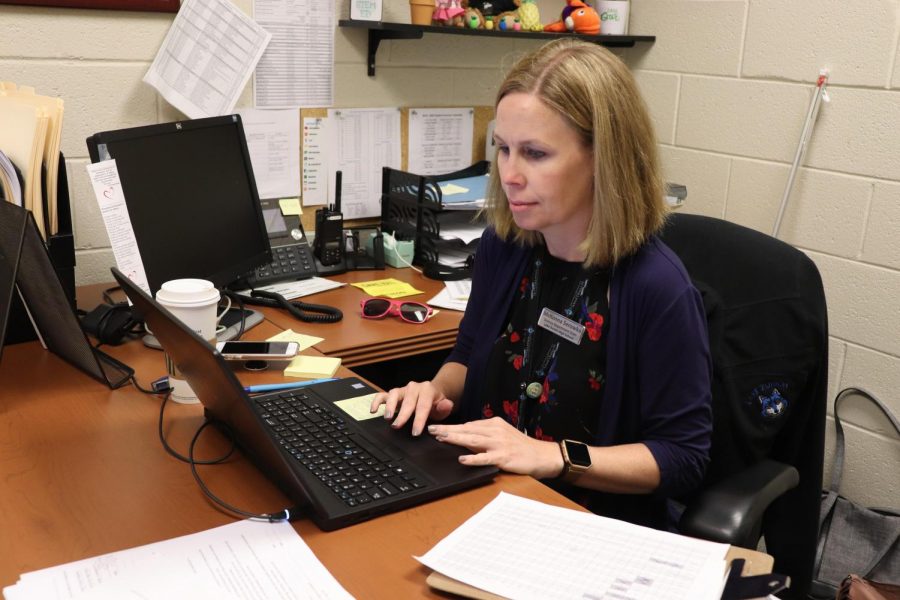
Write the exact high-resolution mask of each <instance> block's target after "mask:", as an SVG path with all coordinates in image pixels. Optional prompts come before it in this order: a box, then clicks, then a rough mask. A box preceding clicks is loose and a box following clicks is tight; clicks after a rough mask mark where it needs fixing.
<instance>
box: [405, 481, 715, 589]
mask: <svg viewBox="0 0 900 600" xmlns="http://www.w3.org/2000/svg"><path fill="white" fill-rule="evenodd" d="M727 551H728V545H727V544H716V543H712V542H706V541H702V540H696V539H691V538H686V537H684V536H680V535H676V534H672V533H667V532H664V531H657V530H655V529H649V528H646V527H640V526H638V525H632V524H630V523H625V522H623V521H617V520H615V519H607V518H604V517H600V516H597V515H594V514H591V513H584V512H579V511H575V510H570V509H566V508H559V507H555V506H549V505H547V504H543V503H541V502H537V501H534V500H528V499H525V498H520V497H518V496H514V495H511V494H507V493H504V492H501V493H500V494H499V495H498V496H497V498H495V499H494V500H493V501H491V502H490V503H489V504H488V505H487V506H485V507H484V508H483V509H482V510H481V511H479V512H478V513H477V514H476V515H474V516H473V517H472V518H470V519H469V520H468V521H466V522H465V523H463V524H462V525H461V526H460V527H459V528H457V529H456V530H455V531H453V532H452V533H451V534H450V535H448V536H447V537H446V538H444V539H443V540H441V541H440V542H439V543H438V544H437V545H436V546H435V547H434V548H432V549H431V550H429V551H428V552H427V553H426V554H425V555H424V556H422V557H416V558H417V560H419V561H420V562H421V563H422V564H424V565H426V566H427V567H429V568H431V569H433V570H435V571H437V572H439V573H442V574H444V575H446V576H447V577H451V578H453V579H456V580H458V581H461V582H463V583H466V584H468V585H471V586H474V587H476V588H479V589H482V590H486V591H488V592H491V593H494V594H497V595H500V596H504V597H507V598H515V599H519V598H521V599H530V598H534V599H542V600H543V599H550V598H566V599H573V598H584V599H587V600H600V599H607V598H615V599H616V600H644V599H646V600H651V599H652V600H681V599H687V598H690V599H691V600H702V599H709V600H713V599H715V600H718V598H719V597H720V595H721V592H722V586H723V583H724V581H723V577H724V573H725V554H726V552H727Z"/></svg>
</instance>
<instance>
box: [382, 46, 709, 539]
mask: <svg viewBox="0 0 900 600" xmlns="http://www.w3.org/2000/svg"><path fill="white" fill-rule="evenodd" d="M495 108H496V122H495V128H494V139H495V142H496V146H497V152H498V154H497V158H496V160H495V162H494V165H493V170H492V173H491V183H490V188H489V193H488V203H487V204H488V208H487V217H488V222H489V224H490V227H489V228H488V229H487V230H486V231H485V234H484V236H483V237H482V239H481V242H480V245H479V248H478V252H477V255H476V261H475V267H474V274H473V281H472V294H471V296H470V298H469V302H468V307H467V309H466V314H465V316H464V318H463V320H462V322H461V324H460V330H459V335H458V338H457V342H456V346H455V348H454V349H453V351H452V352H451V354H450V356H449V358H448V359H447V361H446V362H445V363H444V365H443V366H442V367H441V369H440V370H439V371H438V373H437V374H436V375H435V377H434V378H433V379H432V380H431V381H424V382H410V383H409V384H408V385H406V386H405V387H402V388H395V389H392V390H390V392H388V393H382V394H379V395H377V396H376V398H375V400H374V401H373V403H372V410H373V411H375V410H377V408H378V407H379V406H380V405H381V404H384V405H385V415H384V416H385V418H386V419H389V420H391V422H392V426H393V427H397V428H399V427H403V426H404V425H406V424H408V423H411V426H412V432H413V434H414V435H419V434H421V433H422V431H423V429H424V427H425V425H426V422H428V421H429V420H430V421H432V424H430V425H428V432H429V433H430V434H431V435H434V436H435V437H436V438H437V439H438V440H440V441H442V442H446V443H450V444H456V445H460V446H463V447H465V448H467V449H468V450H470V452H471V453H469V454H465V455H463V456H461V457H460V462H462V463H463V464H466V465H486V464H492V465H496V466H498V467H499V468H501V469H503V470H506V471H510V472H514V473H523V474H527V475H531V476H533V477H536V478H539V479H542V480H545V481H546V482H547V483H549V484H550V485H552V486H553V487H555V488H556V489H558V490H559V491H560V492H562V493H564V494H566V495H567V496H569V497H570V498H572V499H574V500H576V501H578V502H580V503H582V504H583V505H585V506H587V507H588V508H590V509H591V510H592V511H594V512H596V513H598V514H602V515H604V516H609V517H615V518H621V519H625V520H628V521H631V522H634V523H639V524H643V525H650V526H654V527H665V526H666V525H667V522H666V503H665V499H666V498H667V497H670V496H673V495H678V494H681V493H683V492H686V491H688V490H690V489H692V488H693V487H694V486H696V485H697V484H698V483H699V482H700V480H701V477H702V475H703V471H704V468H705V466H706V463H707V461H708V451H709V443H710V433H711V427H712V426H711V409H710V401H711V399H710V370H711V367H710V358H709V349H708V342H707V333H706V319H705V316H704V312H703V305H702V302H701V299H700V296H699V294H698V292H697V290H696V289H695V288H694V287H693V286H692V285H691V282H690V279H689V277H688V275H687V273H686V272H685V269H684V267H683V265H682V264H681V262H680V261H679V260H678V258H677V257H676V256H675V255H674V254H673V253H672V251H671V250H669V249H668V248H667V247H666V246H665V245H664V244H663V243H662V242H661V241H660V240H659V239H657V238H656V237H655V236H654V233H655V232H656V231H658V230H659V228H660V227H661V226H662V225H663V223H664V221H665V215H666V205H665V203H664V198H663V188H662V183H661V178H660V175H659V170H658V160H657V152H656V141H655V139H654V135H653V130H652V126H651V123H650V119H649V116H648V114H647V111H646V108H645V106H644V104H643V101H642V100H641V98H640V94H639V93H638V90H637V87H636V85H635V83H634V80H633V78H632V76H631V74H630V72H629V71H628V69H627V68H626V67H625V65H624V64H623V63H622V62H621V61H620V60H619V59H617V58H616V57H615V56H614V55H613V54H611V53H610V52H608V51H607V50H605V49H603V48H602V47H600V46H597V45H594V44H589V43H585V42H579V41H576V40H571V39H568V38H567V39H561V40H558V41H554V42H551V43H549V44H547V45H545V46H543V47H542V48H540V49H538V50H537V51H535V52H533V53H532V54H530V55H528V56H526V57H525V58H523V59H522V60H520V61H519V62H518V63H517V64H516V65H515V66H514V67H513V69H512V71H511V72H510V73H509V74H508V75H507V77H506V79H505V81H504V82H503V84H502V85H501V87H500V90H499V92H498V94H497V101H496V105H495ZM451 414H453V415H454V416H455V419H454V421H456V422H459V423H461V424H443V423H441V422H442V421H444V420H445V419H446V418H447V417H448V416H450V415H451Z"/></svg>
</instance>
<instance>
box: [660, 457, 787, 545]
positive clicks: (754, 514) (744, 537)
mask: <svg viewBox="0 0 900 600" xmlns="http://www.w3.org/2000/svg"><path fill="white" fill-rule="evenodd" d="M799 481H800V474H799V473H798V472H797V469H795V468H794V467H792V466H790V465H786V464H783V463H779V462H776V461H774V460H769V459H764V460H762V461H761V462H758V463H756V464H754V465H752V466H750V467H748V468H746V469H744V470H743V471H740V472H738V473H735V474H734V475H732V476H731V477H728V478H726V479H723V480H721V481H719V482H717V483H715V484H713V485H711V486H709V487H707V488H706V489H703V490H701V491H700V492H699V493H698V494H697V495H696V496H695V497H694V498H692V500H691V501H690V503H689V504H688V505H687V507H686V508H685V510H684V513H683V514H682V516H681V520H680V521H679V523H678V529H679V531H680V532H681V533H683V534H684V535H689V536H692V537H697V538H702V539H705V540H711V541H714V542H721V543H724V544H731V545H732V546H741V547H743V548H750V549H751V550H752V549H755V548H756V546H757V544H758V542H759V537H760V529H761V527H762V516H763V513H764V512H765V510H766V508H768V506H769V505H770V504H771V503H772V502H773V501H774V500H775V499H776V498H778V497H779V496H781V495H782V494H784V493H785V492H787V491H788V490H790V489H792V488H794V487H796V486H797V483H798V482H799Z"/></svg>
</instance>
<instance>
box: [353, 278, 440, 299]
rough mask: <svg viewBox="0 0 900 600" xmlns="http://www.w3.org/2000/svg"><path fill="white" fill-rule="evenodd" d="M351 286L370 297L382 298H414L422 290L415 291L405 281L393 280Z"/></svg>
mask: <svg viewBox="0 0 900 600" xmlns="http://www.w3.org/2000/svg"><path fill="white" fill-rule="evenodd" d="M351 285H353V287H358V288H359V289H361V290H362V291H364V292H365V293H367V294H369V295H370V296H382V297H384V298H403V297H404V296H414V295H416V294H422V293H423V292H422V290H417V289H416V288H414V287H413V286H411V285H409V284H408V283H406V282H405V281H400V280H399V279H394V278H387V279H375V280H373V281H363V282H361V283H354V284H351Z"/></svg>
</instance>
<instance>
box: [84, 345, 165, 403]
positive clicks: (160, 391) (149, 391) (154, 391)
mask: <svg viewBox="0 0 900 600" xmlns="http://www.w3.org/2000/svg"><path fill="white" fill-rule="evenodd" d="M99 345H100V344H97V346H99ZM97 346H95V348H96V347H97ZM131 383H132V384H134V387H136V388H137V389H138V390H140V391H142V392H144V393H145V394H149V395H151V396H156V395H158V394H165V393H166V392H168V391H169V390H170V389H171V388H169V387H168V386H167V387H166V388H164V389H160V390H148V389H147V388H145V387H141V384H140V383H138V380H137V377H135V376H134V375H132V376H131Z"/></svg>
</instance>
